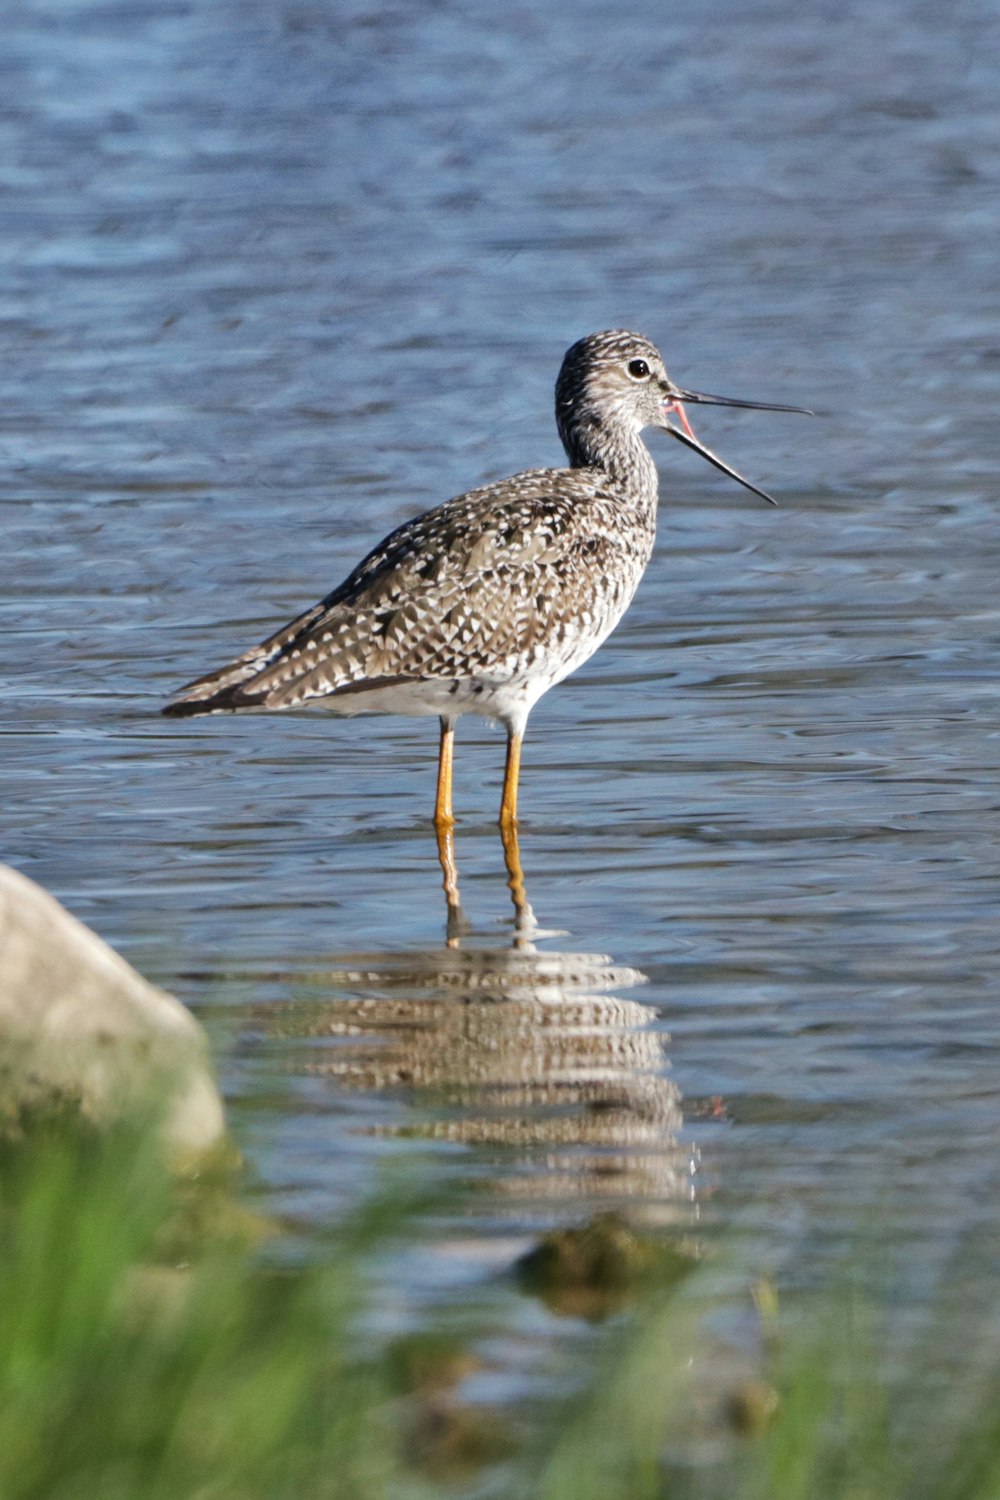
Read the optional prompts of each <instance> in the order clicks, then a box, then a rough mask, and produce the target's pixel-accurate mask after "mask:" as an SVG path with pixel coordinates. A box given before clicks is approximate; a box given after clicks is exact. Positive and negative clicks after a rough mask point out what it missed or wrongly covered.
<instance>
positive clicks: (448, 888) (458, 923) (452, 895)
mask: <svg viewBox="0 0 1000 1500" xmlns="http://www.w3.org/2000/svg"><path fill="white" fill-rule="evenodd" d="M434 828H435V832H436V833H437V848H438V859H439V860H440V861H441V874H442V876H443V877H444V880H443V884H444V898H445V901H446V903H447V907H448V921H447V926H446V929H445V937H446V939H447V944H448V947H449V948H457V947H458V940H459V938H460V937H461V936H462V934H463V933H464V932H468V930H469V924H468V921H467V920H466V917H465V913H464V912H463V910H462V898H461V896H460V895H459V891H458V867H457V865H456V864H455V830H454V824H452V823H437V822H436V823H435V825H434Z"/></svg>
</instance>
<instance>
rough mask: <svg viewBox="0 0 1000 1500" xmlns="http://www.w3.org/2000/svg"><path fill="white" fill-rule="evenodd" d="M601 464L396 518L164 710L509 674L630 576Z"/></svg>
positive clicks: (260, 703)
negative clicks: (597, 472) (351, 565)
mask: <svg viewBox="0 0 1000 1500" xmlns="http://www.w3.org/2000/svg"><path fill="white" fill-rule="evenodd" d="M624 530H625V528H624V527H623V517H622V516H621V515H620V513H619V504H618V502H617V501H616V500H615V499H614V497H613V496H609V495H607V494H606V493H602V492H601V489H600V487H599V484H598V483H597V481H596V479H595V478H594V476H593V475H592V474H591V473H585V472H582V471H572V470H534V471H531V472H529V473H526V474H521V475H516V476H515V477H514V478H513V479H509V480H505V481H504V482H503V484H502V485H498V486H490V487H487V488H485V489H482V490H473V491H471V492H470V493H469V494H467V495H462V496H459V497H458V499H456V500H451V501H449V502H448V503H447V504H445V505H442V506H439V507H438V508H437V509H435V510H432V511H428V512H427V513H426V514H425V515H422V516H419V517H417V518H416V520H414V521H410V522H407V523H406V524H405V525H403V526H401V527H399V528H398V529H397V530H396V531H394V532H393V533H392V534H391V535H390V536H389V537H387V538H386V539H385V541H384V542H382V543H380V545H379V546H378V547H376V548H375V549H374V550H373V551H372V552H370V553H369V554H368V556H367V557H366V558H365V559H364V561H363V562H361V563H360V564H359V565H358V567H357V568H355V569H354V571H353V572H352V573H351V574H350V575H349V577H348V578H346V579H345V580H344V582H343V583H342V584H341V585H340V586H339V587H338V588H336V589H334V590H333V592H332V593H330V594H328V595H327V597H326V598H325V599H323V600H321V601H320V603H318V604H316V605H314V606H313V607H312V608H311V609H309V610H307V611H306V612H305V613H304V614H302V615H300V616H299V617H298V618H297V619H295V620H293V621H292V622H291V623H290V624H289V625H287V626H286V627H285V628H284V629H283V630H281V631H279V632H278V633H277V634H276V635H273V636H271V637H270V638H269V639H268V640H266V641H264V642H262V643H261V645H259V646H257V647H255V648H254V649H253V650H251V651H248V652H246V653H245V654H244V655H243V656H241V657H239V658H238V659H237V660H236V661H234V662H232V663H231V664H230V665H228V666H226V667H223V668H222V669H221V670H219V671H217V672H213V673H209V674H208V675H207V676H205V677H202V678H199V679H198V680H197V681H196V682H194V683H191V684H190V685H189V686H188V687H187V688H185V689H182V691H181V693H180V694H179V695H178V697H177V698H176V699H175V700H174V701H173V702H172V703H170V704H168V706H167V708H166V710H165V712H167V713H174V714H185V713H187V714H191V713H206V712H213V711H216V710H220V709H222V710H225V709H229V710H233V709H241V708H267V709H279V708H292V707H296V706H298V705H301V704H305V703H308V702H309V701H310V700H311V699H315V698H320V697H328V696H330V695H331V694H340V693H351V692H358V691H363V690H366V689H370V688H374V687H378V686H382V685H386V684H389V683H393V684H395V683H401V682H421V681H426V680H428V679H434V680H449V679H461V680H468V679H469V678H477V679H480V680H483V679H485V680H490V681H495V682H502V681H504V680H509V679H510V678H511V677H513V676H516V675H517V674H518V672H519V671H521V670H524V669H525V668H530V666H531V664H532V662H533V661H535V660H537V657H538V654H539V652H541V651H544V650H548V651H553V650H555V651H558V650H559V649H560V647H559V643H560V641H570V640H571V639H572V638H573V637H574V633H576V634H577V635H578V633H579V630H580V628H585V625H586V618H587V617H588V616H589V615H590V613H591V612H592V609H593V607H594V603H595V592H596V594H597V595H601V594H602V591H603V592H604V593H606V592H607V591H608V589H611V590H613V589H614V588H615V587H616V583H615V580H616V579H617V578H619V576H620V575H621V573H622V568H621V566H620V563H621V549H622V536H623V534H624Z"/></svg>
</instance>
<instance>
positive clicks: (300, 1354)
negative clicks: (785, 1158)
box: [0, 1122, 1000, 1500]
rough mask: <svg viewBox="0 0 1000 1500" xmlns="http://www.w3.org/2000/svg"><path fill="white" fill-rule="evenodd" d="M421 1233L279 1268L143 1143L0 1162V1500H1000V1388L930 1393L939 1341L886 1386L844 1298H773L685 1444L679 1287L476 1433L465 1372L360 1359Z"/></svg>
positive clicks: (66, 1132)
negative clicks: (568, 1377)
mask: <svg viewBox="0 0 1000 1500" xmlns="http://www.w3.org/2000/svg"><path fill="white" fill-rule="evenodd" d="M408 1214H409V1217H408ZM413 1227H414V1226H413V1219H412V1209H411V1210H407V1208H406V1207H405V1205H404V1206H403V1207H402V1208H401V1207H400V1206H399V1202H398V1195H396V1194H394V1193H391V1192H390V1193H386V1194H385V1195H384V1196H383V1197H382V1198H380V1199H377V1200H376V1201H374V1202H373V1203H372V1204H371V1205H370V1206H369V1208H368V1209H367V1210H366V1211H365V1212H364V1213H363V1214H361V1215H359V1216H357V1218H356V1219H355V1220H354V1221H353V1222H352V1224H351V1225H350V1226H348V1228H347V1229H346V1230H345V1231H344V1233H343V1234H341V1235H340V1236H339V1237H338V1238H336V1239H335V1240H334V1241H332V1242H331V1243H330V1245H329V1246H326V1245H324V1247H323V1249H324V1254H323V1256H322V1263H321V1264H315V1263H314V1264H311V1265H296V1266H291V1267H289V1266H287V1265H286V1266H282V1267H276V1266H274V1265H273V1264H269V1263H268V1260H267V1256H266V1254H262V1253H261V1249H260V1246H259V1245H255V1243H254V1241H255V1230H254V1223H253V1220H252V1218H251V1216H250V1215H249V1214H247V1213H245V1212H244V1211H243V1210H241V1208H240V1207H239V1203H238V1200H234V1197H233V1193H232V1185H231V1184H227V1182H226V1180H225V1179H224V1178H223V1179H222V1180H220V1181H219V1182H216V1183H215V1184H214V1185H213V1184H212V1183H211V1182H207V1183H206V1182H204V1181H202V1182H200V1183H197V1184H192V1183H191V1182H187V1183H185V1182H183V1181H180V1182H178V1180H176V1179H172V1178H171V1177H170V1175H169V1173H168V1172H167V1170H166V1168H165V1167H164V1165H163V1163H162V1161H161V1159H160V1155H159V1152H158V1148H157V1146H156V1138H155V1134H154V1133H152V1132H151V1131H149V1130H148V1129H143V1128H141V1127H140V1126H132V1127H130V1128H127V1129H121V1130H118V1131H116V1132H112V1133H111V1134H107V1135H104V1136H99V1135H97V1134H96V1133H91V1132H86V1131H83V1132H81V1130H80V1129H79V1128H67V1127H66V1126H65V1125H60V1124H59V1123H58V1122H48V1123H45V1122H43V1123H41V1124H40V1125H38V1126H36V1127H33V1128H32V1129H30V1130H28V1131H27V1132H26V1133H24V1134H23V1135H22V1136H21V1138H20V1139H18V1140H16V1141H6V1142H3V1143H0V1500H258V1497H260V1500H264V1497H266V1500H285V1497H288V1500H292V1497H295V1500H334V1497H336V1500H341V1497H343V1500H375V1497H383V1496H384V1497H411V1496H412V1497H418V1496H419V1497H424V1500H426V1497H431V1496H436V1495H456V1494H458V1493H475V1494H477V1495H483V1496H503V1497H504V1500H507V1497H511V1500H521V1497H524V1500H527V1497H540V1500H626V1497H627V1500H666V1497H668V1496H669V1497H671V1500H686V1497H689V1496H690V1497H692V1500H693V1497H694V1496H697V1497H698V1500H715V1497H716V1496H718V1497H720V1500H721V1497H722V1496H725V1497H726V1500H764V1497H768V1500H807V1497H808V1500H897V1497H898V1500H925V1497H926V1500H931V1497H934V1500H998V1497H1000V1371H998V1369H997V1368H996V1366H995V1365H990V1364H989V1363H984V1362H983V1361H982V1360H979V1361H978V1362H977V1363H976V1365H975V1378H974V1379H973V1378H972V1376H971V1374H970V1377H969V1380H968V1382H967V1384H966V1385H963V1384H962V1381H961V1379H960V1378H959V1379H958V1382H957V1384H956V1380H955V1378H954V1376H953V1375H949V1377H948V1381H946V1382H943V1381H942V1380H941V1379H940V1378H938V1379H937V1380H935V1379H934V1378H931V1376H930V1375H929V1374H928V1371H929V1370H931V1368H932V1367H933V1366H934V1364H935V1354H934V1351H935V1346H936V1345H935V1341H936V1339H937V1338H938V1334H937V1333H936V1332H935V1328H936V1327H937V1325H935V1324H934V1322H933V1319H932V1320H931V1323H929V1324H928V1330H927V1336H926V1337H925V1338H924V1339H923V1341H922V1343H921V1342H920V1341H918V1344H919V1348H917V1346H915V1353H914V1358H915V1359H916V1360H917V1361H918V1363H919V1366H920V1367H919V1368H916V1367H915V1368H913V1369H911V1370H903V1371H902V1372H900V1371H899V1370H896V1371H895V1372H894V1373H893V1374H892V1375H891V1376H890V1375H889V1374H888V1373H887V1370H888V1361H887V1359H886V1357H885V1342H884V1338H883V1332H884V1330H883V1313H884V1309H883V1308H882V1307H881V1306H880V1305H879V1304H878V1303H877V1302H873V1301H872V1300H871V1299H870V1298H866V1297H865V1296H859V1295H858V1294H856V1293H855V1292H854V1291H852V1290H851V1289H850V1286H849V1285H848V1281H849V1278H845V1283H844V1284H843V1285H841V1286H838V1287H836V1288H834V1289H832V1290H830V1291H829V1292H828V1293H824V1294H814V1296H813V1297H811V1298H807V1299H806V1300H805V1301H804V1302H803V1301H802V1300H801V1299H799V1300H798V1301H797V1302H796V1304H795V1308H794V1315H793V1316H791V1317H789V1318H788V1319H787V1322H788V1325H789V1326H788V1327H785V1322H786V1319H785V1316H784V1315H783V1314H782V1313H781V1312H780V1311H779V1309H778V1306H777V1303H776V1301H775V1300H774V1299H773V1298H772V1297H771V1296H770V1294H769V1293H767V1294H766V1295H764V1296H763V1298H762V1299H761V1300H762V1302H763V1307H762V1312H761V1351H762V1352H761V1355H760V1370H759V1372H757V1371H755V1372H754V1373H753V1374H752V1376H751V1377H747V1376H746V1375H745V1374H744V1376H743V1377H741V1378H739V1379H735V1380H734V1382H733V1383H732V1385H731V1387H730V1388H729V1389H728V1393H727V1391H726V1383H725V1381H723V1382H722V1383H721V1385H720V1387H719V1389H720V1391H721V1392H722V1394H723V1397H724V1399H722V1400H721V1401H720V1402H719V1403H718V1404H717V1409H716V1410H715V1411H714V1412H713V1413H711V1414H709V1415H707V1416H706V1414H705V1413H704V1412H701V1413H700V1414H697V1415H694V1416H693V1415H692V1412H693V1406H692V1398H691V1369H690V1367H691V1362H692V1357H693V1356H694V1355H696V1353H697V1350H698V1348H699V1339H700V1334H699V1326H700V1325H701V1323H702V1321H703V1318H704V1314H705V1312H706V1310H709V1309H710V1307H711V1290H710V1289H709V1290H707V1291H706V1290H705V1289H704V1288H705V1286H706V1285H707V1278H706V1276H705V1273H703V1272H696V1273H695V1274H694V1276H693V1277H690V1278H688V1279H687V1280H686V1281H685V1280H681V1279H678V1276H677V1274H676V1263H675V1262H671V1263H670V1264H669V1269H668V1271H667V1272H665V1273H664V1276H663V1277H662V1278H661V1279H660V1280H659V1281H658V1280H657V1276H656V1274H655V1273H654V1275H653V1277H652V1284H649V1278H645V1284H644V1285H643V1286H642V1287H640V1288H639V1289H637V1291H636V1293H635V1300H634V1303H633V1311H632V1314H631V1316H628V1317H619V1318H617V1319H615V1320H614V1324H613V1326H612V1327H611V1328H610V1329H609V1330H608V1331H607V1333H606V1334H605V1335H604V1350H603V1355H602V1357H600V1358H599V1359H598V1361H597V1363H596V1365H595V1368H594V1369H593V1370H591V1372H590V1376H589V1381H588V1383H587V1384H586V1388H584V1389H582V1390H581V1389H579V1382H577V1387H578V1388H577V1389H576V1391H575V1392H574V1394H573V1395H572V1396H570V1397H567V1398H565V1399H562V1400H559V1399H556V1398H553V1401H552V1402H551V1404H549V1405H548V1406H545V1407H538V1408H536V1409H535V1410H534V1411H533V1412H532V1413H529V1414H527V1415H525V1414H521V1416H520V1417H519V1420H518V1425H517V1426H516V1427H515V1426H514V1425H513V1424H510V1425H508V1426H506V1427H503V1426H496V1425H491V1424H490V1422H489V1421H487V1420H485V1419H484V1417H483V1414H482V1413H481V1412H480V1413H479V1415H478V1416H477V1409H476V1407H475V1406H474V1405H473V1404H471V1403H468V1404H466V1405H464V1406H463V1405H462V1404H461V1403H455V1402H452V1401H450V1399H449V1401H447V1402H442V1401H440V1400H438V1399H437V1398H436V1397H435V1395H434V1394H433V1393H434V1392H437V1393H438V1394H440V1392H441V1391H442V1390H444V1389H446V1388H447V1389H449V1390H452V1391H453V1390H454V1389H456V1388H458V1387H459V1386H460V1384H461V1381H462V1379H463V1378H464V1375H465V1374H467V1373H468V1372H469V1370H470V1369H472V1368H474V1361H473V1359H472V1356H471V1355H470V1352H469V1350H468V1349H466V1348H463V1347H462V1346H461V1345H460V1344H459V1345H456V1344H455V1343H453V1342H450V1341H449V1340H447V1339H444V1338H442V1337H441V1336H440V1335H439V1334H437V1333H436V1332H435V1330H434V1329H431V1328H429V1329H427V1330H426V1333H425V1334H422V1335H416V1336H414V1335H413V1334H412V1333H411V1334H409V1335H408V1336H407V1338H406V1339H400V1340H397V1341H395V1343H391V1342H390V1343H389V1344H388V1345H387V1346H386V1347H385V1348H381V1347H379V1348H376V1347H373V1346H372V1345H371V1342H370V1341H369V1342H368V1343H366V1342H365V1341H364V1340H361V1339H359V1338H358V1337H357V1335H356V1330H357V1327H358V1322H359V1319H361V1318H362V1317H363V1314H364V1311H365V1309H366V1307H367V1306H369V1305H370V1299H371V1297H372V1295H373V1291H372V1288H371V1287H370V1286H369V1284H368V1283H367V1281H366V1276H365V1271H366V1267H367V1266H368V1265H369V1264H370V1263H371V1261H372V1260H373V1259H374V1258H375V1257H376V1256H377V1255H378V1254H379V1253H380V1252H381V1251H382V1250H384V1248H385V1247H386V1245H387V1244H388V1243H390V1242H391V1241H393V1240H394V1239H398V1238H399V1237H401V1236H405V1235H406V1234H407V1233H408V1231H410V1230H412V1229H413ZM699 1287H701V1288H702V1289H701V1290H699ZM947 1331H948V1330H947V1328H945V1329H941V1330H940V1332H941V1333H943V1334H946V1333H947ZM695 1363H697V1360H695ZM938 1373H939V1376H940V1371H939V1372H938ZM428 1393H431V1394H430V1395H429V1394H428ZM695 1405H696V1403H695ZM515 1433H516V1438H515V1436H514V1434H515ZM422 1439H423V1440H422ZM429 1454H431V1455H434V1458H433V1459H432V1461H428V1455H429ZM449 1455H450V1458H451V1459H456V1458H457V1460H458V1461H457V1462H449Z"/></svg>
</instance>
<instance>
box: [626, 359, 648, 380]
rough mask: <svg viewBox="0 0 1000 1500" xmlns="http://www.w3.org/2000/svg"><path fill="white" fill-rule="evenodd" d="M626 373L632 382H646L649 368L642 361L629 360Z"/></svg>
mask: <svg viewBox="0 0 1000 1500" xmlns="http://www.w3.org/2000/svg"><path fill="white" fill-rule="evenodd" d="M628 372H629V374H630V375H631V377H632V379H633V380H646V379H647V378H648V376H649V366H648V365H647V363H646V361H645V360H644V359H630V360H629V362H628Z"/></svg>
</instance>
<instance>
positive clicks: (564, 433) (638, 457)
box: [559, 415, 658, 507]
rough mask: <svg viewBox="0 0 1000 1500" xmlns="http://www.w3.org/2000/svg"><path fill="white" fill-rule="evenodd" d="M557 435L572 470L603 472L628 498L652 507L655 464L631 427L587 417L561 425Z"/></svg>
mask: <svg viewBox="0 0 1000 1500" xmlns="http://www.w3.org/2000/svg"><path fill="white" fill-rule="evenodd" d="M559 436H560V437H561V438H562V441H563V447H564V448H565V449H566V457H567V458H568V459H569V462H570V466H571V467H572V468H574V469H603V470H604V472H605V473H606V474H608V475H609V476H610V477H611V479H612V480H613V481H614V483H615V485H616V486H617V487H618V488H619V489H623V490H625V491H626V492H627V494H628V497H629V499H631V500H634V501H636V502H638V503H639V504H646V505H652V506H653V507H655V505H656V497H657V487H658V476H657V473H656V465H655V464H654V462H653V458H652V455H651V453H650V451H649V449H648V448H647V447H646V444H645V443H644V442H643V440H642V437H641V436H640V434H639V433H638V432H636V431H635V430H634V428H632V427H628V426H626V425H625V424H624V423H623V422H609V421H607V420H606V419H604V420H602V418H601V417H599V416H596V415H595V416H590V415H588V416H586V417H584V418H583V419H582V420H578V421H576V422H574V424H573V426H572V427H569V426H563V424H561V423H560V428H559Z"/></svg>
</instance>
